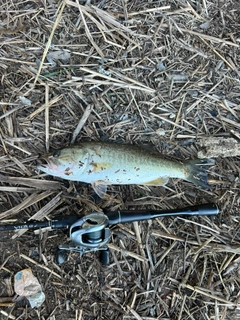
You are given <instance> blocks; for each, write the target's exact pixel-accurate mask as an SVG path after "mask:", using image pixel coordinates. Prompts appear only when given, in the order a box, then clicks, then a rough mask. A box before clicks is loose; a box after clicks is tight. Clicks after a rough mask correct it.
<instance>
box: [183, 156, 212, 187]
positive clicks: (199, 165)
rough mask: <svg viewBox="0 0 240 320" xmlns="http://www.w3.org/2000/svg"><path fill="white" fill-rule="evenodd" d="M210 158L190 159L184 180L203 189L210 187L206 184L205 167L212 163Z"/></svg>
mask: <svg viewBox="0 0 240 320" xmlns="http://www.w3.org/2000/svg"><path fill="white" fill-rule="evenodd" d="M214 163H215V162H214V160H212V159H202V160H192V161H189V162H188V163H187V164H186V166H187V172H188V174H187V176H186V178H185V180H187V181H190V182H192V183H194V184H195V185H197V186H200V187H202V188H204V189H211V187H210V186H209V184H208V176H207V169H208V166H211V165H214Z"/></svg>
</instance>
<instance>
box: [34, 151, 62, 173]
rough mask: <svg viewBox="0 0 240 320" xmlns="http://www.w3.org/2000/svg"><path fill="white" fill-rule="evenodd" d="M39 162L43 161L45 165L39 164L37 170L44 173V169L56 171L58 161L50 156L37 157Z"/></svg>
mask: <svg viewBox="0 0 240 320" xmlns="http://www.w3.org/2000/svg"><path fill="white" fill-rule="evenodd" d="M39 159H40V160H42V161H45V163H41V164H40V165H39V166H37V167H38V169H40V170H42V171H44V170H45V169H49V170H53V171H56V170H57V169H58V165H59V164H58V161H57V159H56V158H54V157H53V156H52V155H50V154H43V155H41V156H40V157H39Z"/></svg>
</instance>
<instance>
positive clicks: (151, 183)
mask: <svg viewBox="0 0 240 320" xmlns="http://www.w3.org/2000/svg"><path fill="white" fill-rule="evenodd" d="M168 180H169V178H168V177H164V178H163V177H162V178H157V179H155V180H151V181H148V182H145V183H143V185H144V186H164V185H165V184H167V183H168Z"/></svg>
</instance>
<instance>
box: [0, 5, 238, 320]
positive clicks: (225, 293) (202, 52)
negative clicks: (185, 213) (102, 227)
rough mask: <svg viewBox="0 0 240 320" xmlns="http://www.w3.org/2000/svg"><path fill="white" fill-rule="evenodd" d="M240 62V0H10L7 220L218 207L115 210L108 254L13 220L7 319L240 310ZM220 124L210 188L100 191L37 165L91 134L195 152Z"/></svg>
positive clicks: (1, 176) (192, 315)
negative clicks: (38, 293)
mask: <svg viewBox="0 0 240 320" xmlns="http://www.w3.org/2000/svg"><path fill="white" fill-rule="evenodd" d="M239 75H240V4H239V1H238V0H229V1H223V0H211V1H208V0H199V1H195V0H192V1H187V0H168V1H164V0H162V1H161V0H159V1H141V0H140V1H127V0H119V1H112V0H109V1H93V0H92V1H86V2H85V1H80V0H73V1H70V0H63V1H62V0H61V1H56V0H47V1H41V0H40V1H39V0H32V1H14V0H12V1H8V0H1V1H0V168H1V170H0V219H1V225H2V224H10V223H23V222H24V221H27V220H29V219H30V218H32V217H33V218H34V219H37V220H44V221H46V220H52V219H53V218H54V217H56V216H59V215H60V216H69V215H72V214H80V215H85V214H89V213H92V212H102V211H109V210H112V211H113V210H119V209H120V210H123V209H129V210H144V209H154V210H169V209H176V208H182V207H186V206H190V205H200V204H203V203H208V202H214V203H216V204H218V206H219V208H220V213H219V214H218V215H216V216H211V217H210V216H202V217H200V216H199V217H197V216H191V217H165V218H157V219H154V220H147V221H140V222H135V223H128V224H119V225H116V226H114V227H113V228H112V229H111V231H112V237H111V242H110V244H109V247H110V253H111V257H110V265H109V266H103V265H101V263H100V262H99V259H98V256H97V253H88V254H85V255H83V256H82V257H80V255H79V254H78V253H71V254H69V257H68V260H67V262H65V263H64V264H62V265H58V264H57V263H56V249H57V247H58V245H60V244H67V243H69V235H68V232H67V231H64V230H60V231H56V230H55V231H47V232H43V231H40V232H39V233H38V234H35V233H34V232H33V231H32V230H28V231H22V230H21V231H20V232H19V231H18V232H14V231H1V233H0V235H1V237H0V253H1V254H0V319H15V320H17V319H19V320H20V319H25V320H28V319H39V320H40V319H41V320H47V319H48V320H55V319H56V320H62V319H69V320H73V319H74V320H97V319H106V320H109V319H124V320H127V319H143V320H153V319H161V320H210V319H211V320H230V319H231V320H233V319H240V300H239V299H240V288H239V286H240V264H239V262H240V256H239V254H240V247H239V245H240V236H239V222H240V218H239V214H240V209H239V202H240V185H239V173H240V171H239V154H238V153H237V151H236V150H235V149H234V150H233V151H235V152H232V154H231V151H229V149H228V151H229V152H230V154H229V152H228V153H225V151H222V150H225V149H223V147H226V145H228V141H229V140H228V139H230V138H233V139H234V141H235V143H236V144H237V143H239V139H240V124H239V119H240V113H239V110H240V77H239ZM208 138H211V139H216V144H218V146H219V153H218V149H217V151H216V148H215V149H214V152H215V154H214V155H213V156H214V157H215V158H214V159H215V164H214V165H212V166H211V167H209V169H208V176H209V185H210V186H211V189H210V190H205V189H200V188H198V187H196V186H195V185H193V184H192V183H190V182H186V181H183V180H180V179H171V180H170V182H169V183H168V184H167V185H166V186H165V187H162V186H159V187H151V186H138V185H129V186H115V185H114V186H110V187H109V188H108V194H109V195H110V196H111V198H107V199H103V200H101V199H99V198H97V197H96V196H95V194H94V191H93V189H92V187H91V185H89V184H86V183H81V182H69V181H68V180H63V179H61V178H58V177H52V176H50V175H47V174H45V173H43V172H41V171H40V170H38V169H37V165H38V164H39V163H40V161H39V155H41V154H44V153H46V152H49V151H51V152H52V151H54V150H58V149H60V148H63V147H65V146H69V145H70V144H73V143H78V142H80V141H112V142H116V143H119V142H122V143H127V144H133V145H144V147H147V148H148V150H149V149H151V150H156V151H158V152H159V153H161V154H162V155H163V156H165V157H166V158H168V159H173V160H177V161H182V162H185V161H187V160H190V159H196V158H197V157H198V155H199V152H200V153H202V154H205V153H206V152H207V151H208V148H209V147H208V144H205V147H204V148H205V149H204V150H203V149H202V148H203V147H202V146H203V143H202V140H203V139H205V140H204V141H206V139H208ZM219 139H220V140H219ZM211 141H212V142H211V143H212V144H214V140H211ZM217 141H218V143H217ZM219 141H221V143H220V144H219ZM231 141H232V140H231ZM236 144H233V145H236ZM236 149H237V147H236ZM231 155H234V156H231ZM25 268H31V270H32V272H33V274H34V275H35V276H36V277H37V278H38V280H39V282H40V284H41V285H42V289H43V292H44V294H45V296H46V300H45V302H44V303H43V304H42V306H41V307H40V308H31V307H30V306H29V304H28V303H27V302H26V300H23V299H21V298H20V297H17V296H16V295H15V292H14V275H15V274H16V273H17V272H18V271H20V270H22V269H25ZM3 297H6V298H8V301H7V302H6V301H4V299H3Z"/></svg>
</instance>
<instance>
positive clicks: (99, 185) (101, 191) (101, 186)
mask: <svg viewBox="0 0 240 320" xmlns="http://www.w3.org/2000/svg"><path fill="white" fill-rule="evenodd" d="M92 187H93V190H94V191H95V192H96V194H97V195H98V196H99V197H100V198H101V199H103V198H105V196H106V192H107V184H106V183H105V182H104V181H102V180H96V181H94V182H93V183H92Z"/></svg>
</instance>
